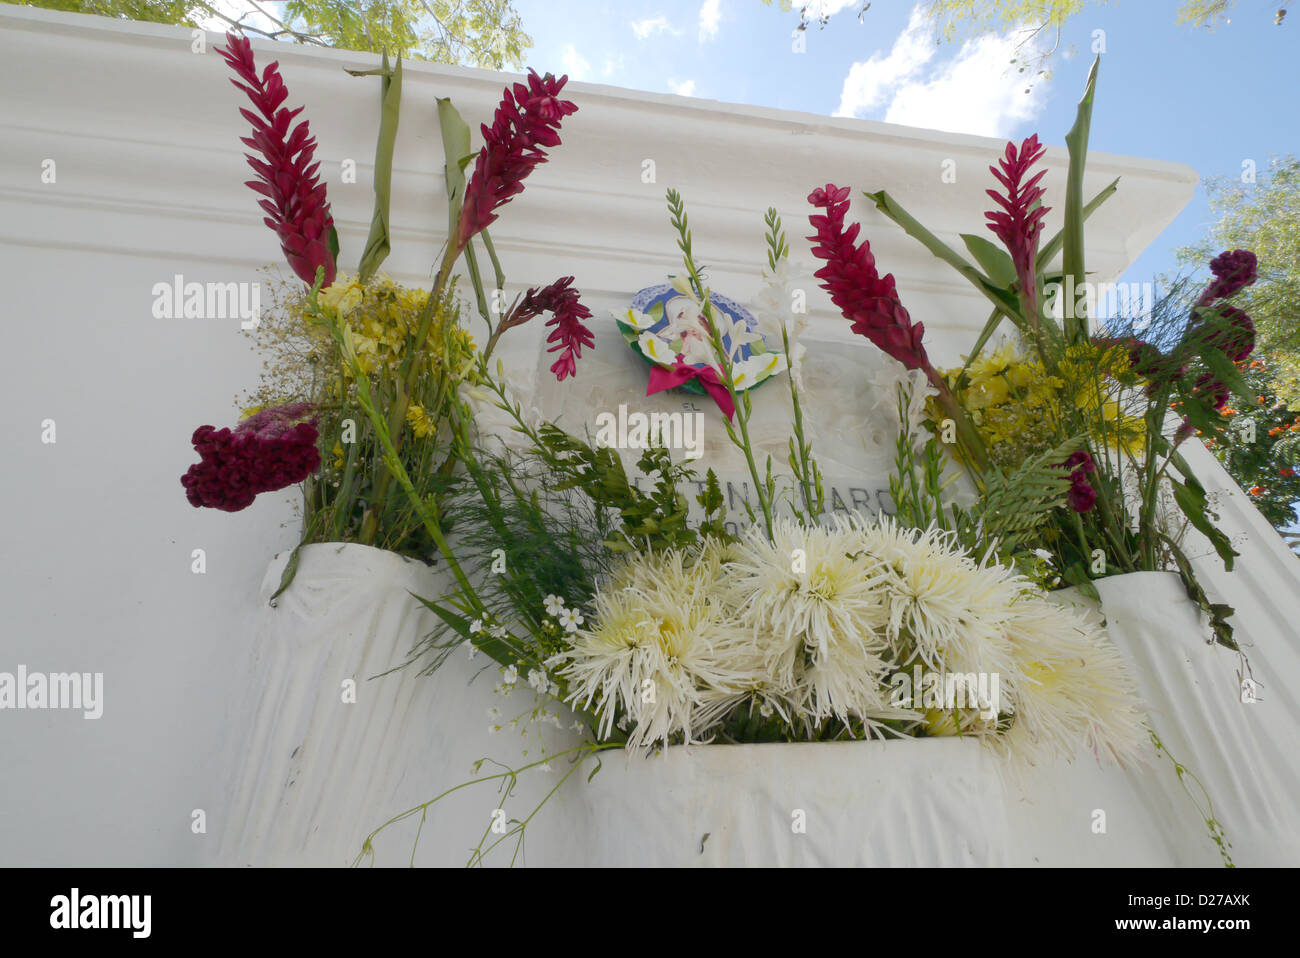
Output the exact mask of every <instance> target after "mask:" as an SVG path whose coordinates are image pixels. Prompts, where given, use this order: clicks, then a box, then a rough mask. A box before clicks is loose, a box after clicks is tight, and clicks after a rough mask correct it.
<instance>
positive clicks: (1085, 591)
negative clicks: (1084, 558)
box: [1061, 562, 1101, 602]
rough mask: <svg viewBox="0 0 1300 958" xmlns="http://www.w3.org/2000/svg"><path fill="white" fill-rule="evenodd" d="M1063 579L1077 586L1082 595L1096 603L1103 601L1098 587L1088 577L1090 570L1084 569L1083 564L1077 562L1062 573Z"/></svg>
mask: <svg viewBox="0 0 1300 958" xmlns="http://www.w3.org/2000/svg"><path fill="white" fill-rule="evenodd" d="M1061 578H1062V579H1064V580H1065V581H1066V582H1068V583H1070V585H1073V586H1077V587H1078V589H1079V592H1080V594H1082V595H1086V596H1087V597H1088V598H1090V599H1092V600H1093V601H1094V602H1100V601H1101V593H1100V592H1098V591H1097V587H1096V586H1095V585H1093V584H1092V579H1090V578H1089V577H1088V570H1087V569H1085V568H1084V567H1083V563H1082V562H1075V563H1073V564H1071V565H1069V566H1067V567H1066V568H1065V570H1064V571H1062V572H1061Z"/></svg>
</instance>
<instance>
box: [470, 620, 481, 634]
mask: <svg viewBox="0 0 1300 958" xmlns="http://www.w3.org/2000/svg"><path fill="white" fill-rule="evenodd" d="M482 631H483V620H482V619H475V620H474V621H473V622H471V623H470V624H469V634H470V635H478V634H479V633H480V632H482Z"/></svg>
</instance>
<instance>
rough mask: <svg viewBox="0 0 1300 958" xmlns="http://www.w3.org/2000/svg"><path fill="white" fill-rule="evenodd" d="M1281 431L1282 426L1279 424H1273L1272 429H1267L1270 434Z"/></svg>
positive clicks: (1276, 433) (1274, 434)
mask: <svg viewBox="0 0 1300 958" xmlns="http://www.w3.org/2000/svg"><path fill="white" fill-rule="evenodd" d="M1281 431H1282V427H1281V426H1274V427H1273V428H1272V429H1270V430H1269V431H1268V434H1269V435H1270V436H1276V435H1278V433H1280V432H1281Z"/></svg>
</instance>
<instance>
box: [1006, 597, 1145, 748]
mask: <svg viewBox="0 0 1300 958" xmlns="http://www.w3.org/2000/svg"><path fill="white" fill-rule="evenodd" d="M1014 611H1015V614H1014V616H1013V617H1012V619H1011V621H1010V622H1008V624H1007V635H1008V637H1009V639H1010V640H1011V643H1012V647H1013V650H1014V654H1015V657H1016V659H1017V666H1018V673H1019V674H1018V675H1017V676H1016V678H1015V681H1014V686H1013V689H1012V702H1013V707H1014V721H1013V724H1012V726H1011V728H1010V730H1009V731H1007V732H1006V733H1005V734H1004V735H1001V736H999V737H998V741H999V742H1000V744H1001V745H1002V746H1003V747H1004V748H1005V749H1006V750H1007V752H1009V753H1010V755H1011V756H1012V757H1013V758H1015V759H1016V760H1018V761H1021V762H1023V763H1026V764H1030V765H1032V764H1036V763H1037V762H1038V761H1040V760H1042V759H1051V758H1065V759H1067V760H1069V759H1072V758H1073V757H1074V756H1075V755H1076V754H1077V752H1078V750H1079V748H1080V746H1083V747H1085V748H1087V749H1088V750H1089V751H1091V752H1092V753H1093V754H1094V755H1095V756H1096V758H1097V759H1098V761H1102V760H1106V759H1108V760H1110V761H1113V762H1115V763H1117V764H1118V765H1120V766H1125V765H1129V764H1132V763H1134V762H1138V761H1143V760H1145V759H1146V758H1147V757H1148V756H1149V739H1148V736H1147V733H1146V731H1145V728H1144V725H1145V722H1146V715H1145V712H1144V710H1143V708H1142V705H1141V703H1140V702H1139V700H1138V694H1137V684H1136V682H1135V681H1134V679H1133V676H1132V673H1131V672H1130V671H1129V669H1128V665H1127V663H1125V661H1124V659H1123V657H1122V656H1121V655H1120V653H1119V651H1118V650H1117V649H1116V648H1115V646H1114V645H1112V644H1111V642H1110V639H1109V637H1108V636H1107V635H1106V632H1105V629H1104V628H1103V627H1102V626H1101V625H1100V624H1099V623H1098V622H1097V621H1096V620H1095V619H1094V618H1092V617H1090V616H1089V615H1088V614H1087V613H1085V612H1083V611H1082V610H1079V609H1075V608H1070V607H1066V606H1062V605H1059V604H1057V603H1055V602H1053V601H1051V600H1050V599H1048V598H1046V596H1043V597H1041V598H1040V597H1036V596H1026V597H1025V598H1023V599H1022V600H1021V601H1020V602H1018V603H1017V604H1016V606H1015V609H1014Z"/></svg>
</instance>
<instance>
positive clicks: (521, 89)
mask: <svg viewBox="0 0 1300 958" xmlns="http://www.w3.org/2000/svg"><path fill="white" fill-rule="evenodd" d="M568 79H569V78H568V77H567V76H562V77H560V78H559V79H558V80H557V79H555V77H554V76H552V75H551V74H549V73H548V74H546V76H544V77H541V76H538V75H537V71H536V70H529V71H528V83H527V85H525V84H523V83H516V84H515V85H514V90H513V92H512V91H511V89H510V88H509V87H507V88H506V90H505V94H504V96H503V97H502V99H501V103H500V105H499V106H498V107H497V112H496V117H495V119H494V120H493V122H492V126H490V127H489V126H486V125H484V126H483V127H482V132H483V141H484V142H483V148H482V149H481V150H479V153H478V159H477V160H475V162H474V175H473V176H472V177H470V181H469V185H468V186H467V187H466V188H465V202H464V206H463V207H462V208H461V212H460V224H459V226H458V228H457V231H456V248H457V250H461V249H464V248H465V244H466V243H468V242H469V240H470V237H472V236H474V234H476V233H478V232H479V231H480V230H483V229H485V228H486V227H488V226H491V225H492V223H493V222H495V221H496V218H497V214H496V211H497V210H498V209H500V208H501V207H502V206H504V205H505V204H506V203H508V202H509V201H510V198H511V197H513V196H515V195H516V194H518V193H522V192H523V190H524V178H525V177H526V176H528V174H529V173H531V172H532V171H533V168H534V167H535V166H537V164H539V163H545V162H546V151H545V150H544V149H543V147H555V146H559V145H560V134H559V132H558V130H559V128H560V121H561V120H562V119H564V117H566V116H568V115H569V114H571V113H576V112H577V110H578V107H577V105H576V104H574V103H572V102H570V101H568V100H561V99H560V98H559V94H560V90H562V89H563V88H564V84H565V83H567V82H568Z"/></svg>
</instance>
